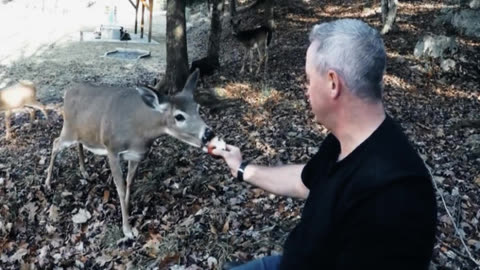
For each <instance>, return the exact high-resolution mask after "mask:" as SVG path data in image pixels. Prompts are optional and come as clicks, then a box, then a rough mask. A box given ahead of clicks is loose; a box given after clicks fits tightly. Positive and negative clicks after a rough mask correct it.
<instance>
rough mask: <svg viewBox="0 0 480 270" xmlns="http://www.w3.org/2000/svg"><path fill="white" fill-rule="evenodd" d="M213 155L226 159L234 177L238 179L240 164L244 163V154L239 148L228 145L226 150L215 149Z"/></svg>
mask: <svg viewBox="0 0 480 270" xmlns="http://www.w3.org/2000/svg"><path fill="white" fill-rule="evenodd" d="M211 153H212V154H213V155H216V156H220V157H222V158H223V159H225V162H227V165H228V167H230V172H231V173H232V175H233V177H237V170H238V167H240V163H242V153H241V152H240V149H239V148H238V147H236V146H233V145H230V144H227V145H226V147H225V149H221V148H214V149H213V150H212V151H211Z"/></svg>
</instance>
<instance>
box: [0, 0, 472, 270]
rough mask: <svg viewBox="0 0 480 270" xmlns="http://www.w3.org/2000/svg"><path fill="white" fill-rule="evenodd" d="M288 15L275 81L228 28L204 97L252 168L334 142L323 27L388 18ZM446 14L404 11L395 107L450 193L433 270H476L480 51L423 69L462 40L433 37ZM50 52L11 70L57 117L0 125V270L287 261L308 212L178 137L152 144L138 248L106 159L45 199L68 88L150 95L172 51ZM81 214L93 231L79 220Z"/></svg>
mask: <svg viewBox="0 0 480 270" xmlns="http://www.w3.org/2000/svg"><path fill="white" fill-rule="evenodd" d="M276 2H277V6H276V7H275V18H276V26H277V27H276V30H275V34H274V40H273V44H272V45H271V47H270V48H269V62H268V72H265V73H263V71H262V72H261V75H259V76H256V75H254V74H251V73H248V72H247V73H245V74H243V75H241V74H239V72H238V71H239V70H240V67H241V57H242V53H241V52H242V48H241V47H240V45H239V44H237V43H236V42H235V41H234V40H233V39H232V36H231V30H230V27H229V24H228V21H229V18H225V20H224V23H223V30H224V31H223V36H222V42H223V43H222V50H221V54H220V55H221V64H222V67H221V69H220V70H219V71H218V72H216V73H215V75H213V76H211V77H208V78H206V79H205V83H204V85H203V87H209V88H210V87H211V88H215V89H217V90H218V92H219V93H221V95H222V96H223V97H225V98H229V99H231V100H233V101H234V103H232V104H234V106H229V107H227V108H223V109H221V110H208V109H207V108H202V110H201V112H202V115H203V117H204V119H205V121H206V122H207V123H208V124H209V125H210V126H211V127H212V128H213V129H214V130H215V131H216V133H217V134H219V135H221V136H222V137H224V138H225V140H226V141H227V142H228V143H230V144H235V145H237V146H239V147H240V148H241V149H242V151H243V154H244V157H245V158H246V159H249V160H253V161H254V162H255V163H257V164H265V165H278V164H287V163H305V162H306V161H307V160H308V159H309V158H310V157H311V156H312V155H313V154H315V152H316V151H317V150H318V147H319V145H320V144H321V142H322V140H323V138H324V137H325V136H326V134H327V130H326V129H325V128H323V127H322V126H319V125H317V124H315V123H314V121H313V118H312V115H311V113H310V111H309V106H308V103H307V101H306V99H305V96H304V87H303V85H304V83H305V75H304V61H305V53H306V49H307V47H308V33H309V31H310V29H311V28H312V26H313V25H314V24H315V23H318V22H323V21H330V20H334V19H339V18H358V19H361V20H363V21H365V22H367V23H369V24H370V25H372V26H374V27H376V28H377V29H380V27H381V16H380V14H379V13H378V7H376V8H374V9H371V7H365V6H363V5H361V4H360V1H351V2H349V3H348V4H342V3H343V2H344V1H328V3H324V2H320V1H287V0H278V1H276ZM357 2H358V3H357ZM443 7H444V6H443V5H442V4H440V1H420V2H419V1H413V2H403V1H401V3H400V6H399V10H398V19H397V22H396V27H395V28H394V30H393V31H392V32H390V33H389V34H387V35H385V36H384V40H385V45H386V49H387V53H388V63H387V70H386V75H385V96H384V100H385V104H386V109H387V112H388V113H389V114H390V115H391V116H392V117H393V118H395V119H397V120H398V122H399V123H400V124H401V126H402V127H403V128H404V130H405V132H406V133H407V135H408V136H409V138H410V140H411V142H412V143H413V145H414V146H415V147H416V149H417V150H418V151H419V153H420V155H421V156H422V158H423V159H424V160H425V161H426V163H427V164H428V166H429V167H430V169H431V172H432V174H433V176H434V181H435V183H436V184H437V185H438V189H437V201H438V210H439V212H438V232H437V242H436V245H435V250H434V257H433V262H432V269H474V267H475V264H474V263H473V262H472V260H470V258H469V257H468V255H467V252H466V250H465V248H464V246H463V245H462V243H461V242H460V238H459V237H458V235H457V234H456V231H455V229H454V226H453V225H455V226H457V227H458V230H459V233H460V234H461V235H462V236H463V238H464V239H465V242H466V245H467V246H468V249H469V250H470V251H471V252H472V253H473V256H475V258H476V259H477V260H478V259H480V256H479V255H478V254H480V228H479V220H480V195H479V194H480V193H479V189H480V156H479V155H478V152H479V150H478V149H479V148H480V147H479V145H480V138H479V137H480V129H479V128H478V127H469V126H465V125H463V124H462V123H463V120H465V119H479V116H480V87H479V82H480V74H479V73H480V72H479V66H480V54H479V52H480V40H479V39H478V38H477V39H475V38H470V37H467V36H464V35H461V34H458V35H457V41H458V44H459V48H458V51H457V52H456V53H455V54H454V55H452V56H451V58H452V59H454V60H455V61H456V63H457V65H456V67H455V69H454V70H453V71H450V72H444V71H443V70H442V69H441V68H440V64H439V62H438V61H431V60H425V59H417V58H415V57H414V56H413V50H414V47H415V44H416V42H417V41H418V39H419V38H420V37H421V36H423V35H425V34H427V33H434V34H446V35H449V34H451V32H450V31H451V29H448V27H445V28H444V27H442V26H433V25H432V22H433V21H434V19H435V18H436V17H437V16H438V15H439V13H440V12H441V8H443ZM241 16H243V17H244V18H245V20H244V23H243V24H244V25H243V27H249V26H254V25H257V24H258V22H259V21H260V18H261V14H260V15H259V14H255V12H250V13H246V14H242V15H241ZM207 38H208V31H206V29H205V28H204V27H203V28H195V27H192V28H191V30H190V31H189V32H188V42H189V57H190V60H193V59H197V58H200V57H201V56H204V55H203V54H202V53H201V52H206V47H205V46H206V44H207V42H206V41H207ZM7 42H8V41H7ZM52 44H53V43H50V44H47V45H46V47H45V49H42V50H38V52H37V53H35V54H33V55H29V56H28V57H23V58H21V59H19V60H17V61H14V62H11V63H8V64H2V65H0V83H1V82H2V81H4V80H9V81H15V80H19V79H29V80H32V81H34V82H35V83H36V85H37V86H38V88H39V89H40V90H39V97H40V100H41V101H42V102H43V103H45V104H47V107H48V109H49V120H48V121H46V120H45V119H44V118H43V116H42V115H41V114H40V113H37V120H36V121H35V122H34V124H33V126H31V127H30V126H29V125H28V124H27V123H28V114H27V113H18V114H15V115H14V117H12V121H13V139H12V140H10V141H6V140H5V139H4V138H3V137H4V135H5V125H4V115H3V114H1V115H0V138H1V139H0V269H35V268H36V269H53V268H55V267H61V268H69V269H75V268H86V269H137V268H139V269H144V268H157V269H177V270H180V269H190V270H193V269H220V267H221V265H222V264H223V263H224V262H225V261H228V260H249V259H252V258H256V257H260V256H264V255H270V254H277V253H281V251H282V244H283V242H284V240H285V239H286V237H287V235H288V233H289V232H290V231H291V230H292V228H293V227H294V226H295V225H296V224H297V223H298V221H299V218H300V213H301V211H302V207H303V203H304V202H303V201H302V200H296V199H290V198H283V197H279V196H274V195H272V194H268V193H266V192H264V191H262V190H260V189H258V188H255V187H252V186H250V185H248V184H245V183H238V182H236V181H235V180H234V179H232V177H231V175H230V173H229V171H228V169H227V167H226V166H225V164H224V162H222V161H220V160H217V159H213V158H212V157H210V156H208V155H206V154H204V153H203V152H202V151H200V149H195V148H192V147H191V146H188V145H185V144H183V143H181V142H179V141H177V140H175V139H172V138H169V137H167V136H162V137H160V138H159V139H157V140H156V141H155V143H154V146H153V147H152V150H151V151H150V153H149V154H148V156H147V158H146V159H145V160H144V161H143V162H142V163H141V165H140V167H139V170H138V174H137V177H136V180H135V182H134V186H133V195H132V199H131V200H130V202H131V206H130V215H131V220H130V222H131V224H133V225H134V227H135V228H136V229H137V230H138V231H139V236H138V237H137V238H136V239H135V240H133V241H126V242H121V243H119V242H118V240H120V239H121V238H122V237H123V235H122V231H121V214H120V204H119V201H118V198H117V193H116V189H115V187H114V184H113V182H112V181H111V179H110V170H109V167H108V165H107V162H106V159H105V158H104V157H99V156H94V155H93V154H90V153H89V154H87V155H86V161H87V162H86V164H87V171H88V172H89V174H90V178H89V179H83V177H82V175H81V174H80V171H79V169H78V157H77V155H76V151H74V150H73V149H71V150H65V151H64V152H63V155H62V156H61V158H57V162H56V164H55V169H54V177H53V182H52V186H53V189H52V191H47V190H45V189H44V187H43V185H42V184H43V181H44V180H45V176H46V172H45V170H46V168H47V166H48V162H49V158H50V153H51V144H52V142H53V140H54V139H55V138H56V137H57V136H58V135H59V133H60V130H61V127H62V123H63V119H62V115H61V107H62V97H63V91H64V89H65V88H66V87H67V86H68V84H69V83H70V82H72V81H88V82H90V83H94V84H107V85H116V86H133V85H135V84H136V83H137V82H141V83H148V82H150V81H151V80H152V79H153V78H154V77H155V76H156V75H157V74H158V72H159V71H162V70H164V67H165V63H164V60H162V59H165V58H164V55H163V54H164V48H159V47H160V46H159V45H151V44H150V45H148V44H138V45H134V46H135V47H136V48H144V49H147V50H150V51H152V57H150V58H147V59H143V60H140V61H136V62H129V61H125V60H119V59H113V58H103V57H99V56H101V55H102V54H103V53H104V52H106V51H108V50H111V49H114V48H116V47H118V44H115V43H87V42H77V41H71V42H65V43H61V44H53V45H52ZM129 46H130V45H129ZM132 46H133V45H132ZM0 60H1V59H0ZM442 197H443V199H444V200H445V204H446V206H447V207H448V209H449V211H450V212H451V214H452V216H453V222H452V220H451V219H449V217H448V215H447V213H446V211H445V208H444V206H443V202H442ZM87 212H88V214H87ZM78 217H85V218H87V221H86V222H82V223H76V222H78ZM392 245H395V243H392ZM61 268H57V269H61Z"/></svg>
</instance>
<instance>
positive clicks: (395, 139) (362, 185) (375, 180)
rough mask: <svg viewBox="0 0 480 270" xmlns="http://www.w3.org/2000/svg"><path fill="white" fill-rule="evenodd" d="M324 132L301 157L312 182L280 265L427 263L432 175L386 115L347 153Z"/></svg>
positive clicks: (358, 266)
mask: <svg viewBox="0 0 480 270" xmlns="http://www.w3.org/2000/svg"><path fill="white" fill-rule="evenodd" d="M339 153H340V143H339V141H338V140H337V139H336V138H335V137H334V136H333V135H332V134H330V135H328V136H327V138H325V140H324V142H323V143H322V145H321V147H320V149H319V151H318V153H317V154H316V155H315V156H314V157H313V158H312V159H311V160H310V161H309V162H308V163H307V165H306V166H305V168H304V170H303V172H302V181H303V183H304V184H305V186H307V187H308V188H309V190H310V194H309V196H308V198H307V201H306V203H305V207H304V209H303V212H302V218H301V220H300V223H299V224H298V225H297V226H296V227H295V229H294V230H293V231H292V232H291V233H290V235H289V237H288V239H287V241H286V243H285V246H284V254H283V258H282V263H281V267H280V269H295V270H299V269H320V270H326V269H402V270H403V269H409V270H411V269H428V265H429V262H430V259H431V255H432V250H433V245H434V239H435V226H436V200H435V193H434V190H433V187H432V182H431V178H430V175H429V173H428V171H427V169H426V167H425V165H424V163H423V161H422V160H421V158H420V157H419V156H418V154H417V153H416V151H415V150H414V149H413V147H412V146H411V144H410V143H409V141H408V139H407V137H406V135H405V134H404V133H403V132H402V130H401V128H400V127H399V126H398V125H397V124H396V123H395V122H394V121H393V120H392V119H391V118H390V117H388V116H387V118H386V119H385V121H384V122H383V123H382V124H381V125H380V127H379V128H378V129H377V130H376V131H375V132H374V133H373V134H372V135H371V136H370V137H369V138H368V139H367V140H365V141H364V142H363V143H362V144H361V145H359V146H358V147H357V148H356V149H355V150H354V151H353V152H352V153H350V155H348V156H347V157H346V158H344V159H343V160H341V161H340V162H337V159H338V155H339Z"/></svg>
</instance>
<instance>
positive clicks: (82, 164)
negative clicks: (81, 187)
mask: <svg viewBox="0 0 480 270" xmlns="http://www.w3.org/2000/svg"><path fill="white" fill-rule="evenodd" d="M77 152H78V163H79V164H80V173H81V174H82V176H83V177H84V178H85V179H88V173H87V170H86V169H85V156H84V155H83V144H81V143H78V144H77Z"/></svg>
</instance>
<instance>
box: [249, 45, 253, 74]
mask: <svg viewBox="0 0 480 270" xmlns="http://www.w3.org/2000/svg"><path fill="white" fill-rule="evenodd" d="M252 49H253V48H252ZM252 49H250V50H248V51H249V54H250V68H249V71H250V73H252V70H253V67H252V66H253V50H252Z"/></svg>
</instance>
